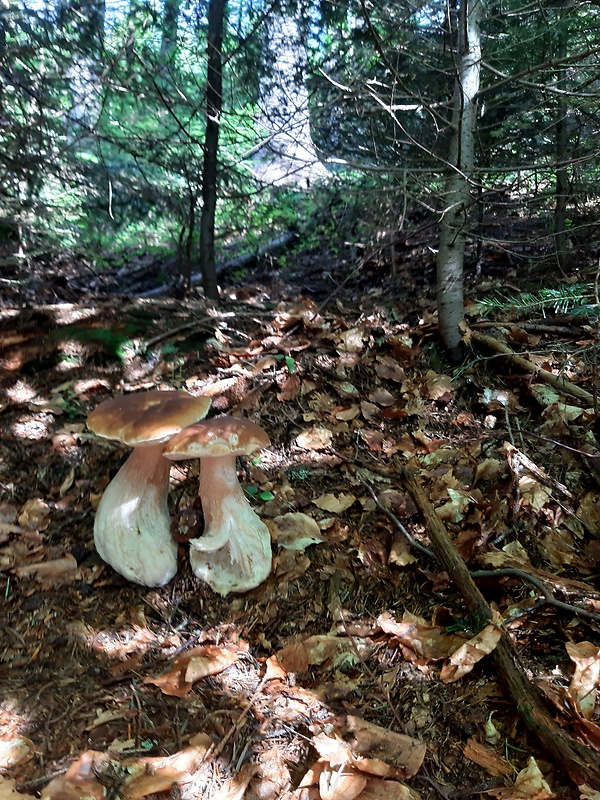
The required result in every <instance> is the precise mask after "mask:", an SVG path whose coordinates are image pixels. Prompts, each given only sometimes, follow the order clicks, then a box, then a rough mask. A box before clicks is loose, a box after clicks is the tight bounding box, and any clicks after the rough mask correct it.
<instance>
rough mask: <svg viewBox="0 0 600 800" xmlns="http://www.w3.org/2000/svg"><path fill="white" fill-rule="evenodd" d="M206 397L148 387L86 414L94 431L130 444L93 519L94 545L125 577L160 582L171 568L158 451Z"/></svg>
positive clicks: (198, 413) (198, 414) (164, 477)
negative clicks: (128, 451) (125, 458)
mask: <svg viewBox="0 0 600 800" xmlns="http://www.w3.org/2000/svg"><path fill="white" fill-rule="evenodd" d="M210 402H211V401H210V398H209V397H193V396H192V395H191V394H188V393H187V392H182V391H181V392H180V391H164V392H163V391H158V390H153V391H150V392H140V393H138V394H131V395H124V396H121V397H114V398H112V399H111V400H106V401H105V402H104V403H100V405H99V406H97V407H96V408H95V409H94V410H93V411H92V413H91V414H90V415H89V416H88V420H87V424H88V427H89V428H91V430H92V431H94V433H95V434H97V435H98V436H103V437H105V438H107V439H118V440H119V441H121V442H123V443H124V444H127V445H129V446H131V447H133V448H134V450H133V453H132V454H131V455H130V456H129V458H128V459H127V461H126V462H125V463H124V464H123V466H122V467H121V469H120V470H119V471H118V472H117V474H116V475H115V477H114V478H113V479H112V481H111V482H110V483H109V485H108V486H107V488H106V490H105V491H104V494H103V495H102V499H101V500H100V503H99V505H98V509H97V511H96V519H95V521H94V543H95V545H96V550H97V551H98V553H99V554H100V556H101V557H102V558H103V559H104V561H106V562H108V563H109V564H110V565H111V567H112V568H113V569H114V570H116V571H117V572H118V573H119V574H121V575H123V576H124V577H125V578H127V580H130V581H133V582H134V583H141V584H142V585H143V586H164V584H165V583H168V582H169V581H170V580H171V578H172V577H173V576H174V575H175V573H176V572H177V544H176V543H175V542H174V541H173V538H172V536H171V530H170V518H169V510H168V507H167V495H168V492H169V466H170V465H169V462H168V461H167V460H166V459H164V458H163V456H162V452H163V450H164V446H165V443H166V442H167V441H168V440H169V439H170V438H171V436H172V435H173V434H174V433H178V432H179V431H180V430H181V429H182V428H185V427H186V425H190V424H191V423H193V422H196V421H197V420H199V419H202V418H203V417H205V416H206V414H207V413H208V409H209V408H210Z"/></svg>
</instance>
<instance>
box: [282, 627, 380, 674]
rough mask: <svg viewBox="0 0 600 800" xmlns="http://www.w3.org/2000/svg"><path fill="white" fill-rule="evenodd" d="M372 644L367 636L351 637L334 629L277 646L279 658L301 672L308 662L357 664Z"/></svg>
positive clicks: (292, 670) (290, 667) (335, 665)
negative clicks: (280, 646) (336, 632)
mask: <svg viewBox="0 0 600 800" xmlns="http://www.w3.org/2000/svg"><path fill="white" fill-rule="evenodd" d="M372 649H373V645H372V643H371V642H370V641H368V640H366V639H360V638H356V637H355V638H354V639H349V638H347V637H345V636H336V635H335V634H333V633H328V634H321V635H316V636H309V637H308V638H307V639H305V640H304V641H302V642H294V643H293V644H289V645H287V646H286V647H284V648H282V649H281V650H278V651H277V653H276V656H277V661H278V662H279V664H280V665H281V666H282V667H283V668H284V669H285V670H286V671H287V672H295V673H299V674H302V673H303V672H306V671H307V669H308V668H309V666H316V665H317V664H326V665H327V666H328V667H332V668H340V667H342V666H344V665H348V664H356V663H358V661H359V660H360V659H361V658H366V657H367V656H368V655H369V653H370V652H371V650H372Z"/></svg>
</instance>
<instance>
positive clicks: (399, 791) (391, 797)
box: [359, 778, 420, 800]
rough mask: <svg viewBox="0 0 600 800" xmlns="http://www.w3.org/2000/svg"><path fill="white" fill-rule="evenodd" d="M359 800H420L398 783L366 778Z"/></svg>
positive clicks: (413, 792) (408, 788) (409, 789)
mask: <svg viewBox="0 0 600 800" xmlns="http://www.w3.org/2000/svg"><path fill="white" fill-rule="evenodd" d="M359 800H420V795H418V794H417V792H415V791H413V790H412V789H411V788H410V787H409V786H407V785H406V784H405V783H401V782H400V781H386V780H383V779H382V778H368V780H367V785H366V786H365V788H364V790H363V792H362V794H361V795H360V797H359Z"/></svg>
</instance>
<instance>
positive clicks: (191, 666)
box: [144, 644, 239, 697]
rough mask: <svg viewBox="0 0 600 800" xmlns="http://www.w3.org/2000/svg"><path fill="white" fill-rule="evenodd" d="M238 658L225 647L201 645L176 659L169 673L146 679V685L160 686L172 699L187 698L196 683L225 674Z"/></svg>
mask: <svg viewBox="0 0 600 800" xmlns="http://www.w3.org/2000/svg"><path fill="white" fill-rule="evenodd" d="M238 658H239V655H238V654H237V653H235V652H233V651H231V650H228V649H227V648H225V647H217V645H213V644H206V645H201V646H200V647H194V648H193V649H192V650H188V652H187V653H183V654H182V655H181V656H179V658H177V659H175V663H174V664H173V666H172V667H171V669H170V670H169V671H168V672H165V673H163V674H162V675H158V676H157V677H156V678H145V679H144V683H151V684H153V685H154V686H158V688H159V689H160V690H161V692H162V693H163V694H166V695H169V696H170V697H185V695H186V694H189V692H190V691H191V689H192V684H193V683H194V681H198V680H200V679H201V678H207V677H208V676H209V675H217V674H218V673H219V672H223V670H224V669H227V667H229V666H231V665H232V664H233V663H235V662H236V661H237V660H238Z"/></svg>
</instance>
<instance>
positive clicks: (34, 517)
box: [17, 497, 50, 531]
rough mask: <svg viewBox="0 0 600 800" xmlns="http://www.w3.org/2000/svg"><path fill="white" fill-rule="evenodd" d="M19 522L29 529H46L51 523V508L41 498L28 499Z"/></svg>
mask: <svg viewBox="0 0 600 800" xmlns="http://www.w3.org/2000/svg"><path fill="white" fill-rule="evenodd" d="M17 522H18V523H19V525H20V526H21V527H22V528H26V529H27V530H28V531H45V530H46V528H47V527H48V525H49V524H50V508H49V506H48V504H47V503H45V502H44V501H43V500H42V499H41V498H39V497H34V498H31V499H30V500H27V502H26V503H25V505H24V506H23V508H22V509H21V513H20V514H19V517H18V519H17Z"/></svg>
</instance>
